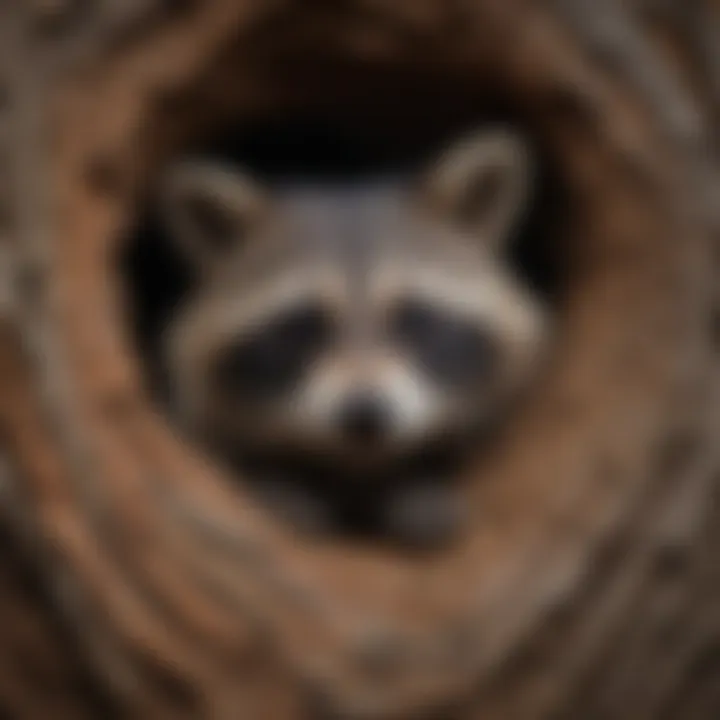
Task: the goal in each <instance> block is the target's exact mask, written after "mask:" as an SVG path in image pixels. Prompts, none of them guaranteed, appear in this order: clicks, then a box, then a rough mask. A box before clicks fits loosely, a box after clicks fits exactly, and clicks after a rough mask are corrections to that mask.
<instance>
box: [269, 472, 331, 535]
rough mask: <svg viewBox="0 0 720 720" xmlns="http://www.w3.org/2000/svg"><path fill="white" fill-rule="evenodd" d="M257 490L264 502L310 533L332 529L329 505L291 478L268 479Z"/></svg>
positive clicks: (294, 526)
mask: <svg viewBox="0 0 720 720" xmlns="http://www.w3.org/2000/svg"><path fill="white" fill-rule="evenodd" d="M256 491H257V495H258V497H259V500H260V502H261V503H262V504H263V505H265V507H266V508H267V509H268V510H269V511H270V512H272V513H273V514H275V515H276V516H277V517H278V518H279V519H280V520H281V521H282V522H285V523H286V524H288V525H290V526H291V527H292V528H293V529H295V530H298V531H300V532H302V533H308V534H321V533H325V532H328V531H329V530H330V529H331V526H332V518H331V514H330V511H329V508H328V507H327V506H326V505H325V504H324V503H323V502H322V501H321V500H319V499H317V498H315V497H313V496H312V495H311V494H310V493H309V492H307V491H306V490H304V489H303V488H301V487H298V486H296V485H294V484H293V483H292V482H291V481H289V480H288V481H284V480H268V481H264V482H263V483H261V484H260V485H259V487H258V488H257V490H256Z"/></svg>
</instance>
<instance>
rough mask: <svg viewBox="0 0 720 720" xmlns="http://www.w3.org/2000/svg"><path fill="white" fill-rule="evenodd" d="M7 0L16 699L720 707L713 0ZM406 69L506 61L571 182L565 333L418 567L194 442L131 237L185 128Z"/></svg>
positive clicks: (22, 707)
mask: <svg viewBox="0 0 720 720" xmlns="http://www.w3.org/2000/svg"><path fill="white" fill-rule="evenodd" d="M0 13H1V14H0V34H2V37H0V41H1V42H0V46H1V48H2V49H1V50H0V52H2V56H0V65H1V66H2V67H1V72H0V198H1V199H2V203H1V204H0V210H1V212H0V223H1V224H0V268H1V269H2V273H1V274H0V287H1V288H2V294H0V333H1V334H0V338H1V339H0V427H1V428H2V435H1V436H0V437H1V438H2V443H3V453H4V456H5V457H4V462H3V464H2V466H0V509H1V510H2V513H1V514H0V542H1V545H0V547H1V548H2V552H1V553H0V612H2V615H1V617H2V618H3V622H2V623H0V712H1V713H2V714H5V715H7V716H9V717H13V718H31V719H33V718H46V717H68V718H82V717H85V716H87V717H106V716H107V717H112V716H113V715H117V716H118V717H125V716H127V717H132V718H145V717H148V718H150V717H152V718H164V717H168V718H170V717H172V718H183V717H187V718H198V717H213V718H222V719H224V718H278V719H284V718H301V717H314V716H318V717H321V716H322V715H321V713H326V716H327V715H330V716H331V717H335V716H338V717H350V718H388V719H391V718H422V717H425V714H431V713H435V714H434V715H432V716H433V717H442V718H455V717H457V718H474V717H477V718H483V720H487V719H488V718H498V719H503V720H505V719H507V718H519V719H521V720H536V719H539V718H568V720H580V719H582V720H591V719H592V718H598V719H599V718H612V719H613V720H614V719H616V718H617V719H618V720H623V719H625V718H627V719H628V720H641V719H642V718H648V719H650V718H652V719H655V718H658V719H660V718H662V719H663V720H671V719H677V720H693V719H694V718H697V719H698V720H711V719H712V718H716V717H720V565H719V564H718V561H717V558H718V553H719V552H720V502H719V501H720V494H719V491H720V485H719V477H720V475H719V474H718V472H719V471H720V457H719V454H720V447H719V446H718V442H717V434H718V432H719V431H720V422H719V420H720V418H718V412H720V402H718V401H719V400H720V396H719V392H720V386H719V384H718V370H717V353H718V334H717V332H718V331H717V323H718V314H717V313H718V307H717V300H718V293H717V269H718V267H717V258H718V241H719V240H720V202H719V201H718V198H719V197H720V195H719V194H718V184H719V176H718V164H717V151H716V140H717V137H716V133H717V130H716V127H717V125H716V122H715V120H716V118H717V111H718V106H719V105H720V66H719V65H718V63H719V62H720V60H719V58H718V54H717V52H716V47H720V32H716V30H715V24H716V23H715V21H716V15H714V14H713V13H717V6H716V5H715V4H711V3H710V2H709V1H708V2H707V3H701V2H699V0H694V1H693V2H689V1H687V2H686V1H685V0H675V1H674V2H673V1H672V0H665V2H659V1H658V2H650V1H649V0H648V1H646V2H640V0H635V1H634V2H630V1H629V0H626V1H625V2H622V1H621V0H607V1H606V2H603V3H599V2H595V1H594V0H548V1H547V2H540V1H539V0H538V1H537V2H532V1H531V0H525V1H523V0H505V1H504V2H502V3H498V2H495V1H494V0H474V1H473V2H470V1H464V2H463V1H461V0H453V1H452V2H450V1H449V0H344V1H343V2H336V3H327V2H320V0H313V2H299V1H293V0H254V1H252V0H245V1H244V2H239V1H237V0H212V1H207V2H195V3H192V2H183V3H165V2H161V1H160V0H134V1H133V2H125V1H121V0H115V2H113V1H112V0H96V1H95V2H92V3H84V2H73V1H72V0H64V1H63V0H55V1H52V0H51V1H47V0H46V1H45V2H42V0H36V1H35V2H28V3H24V4H21V3H10V2H6V3H2V4H0ZM400 71H402V73H405V76H406V77H414V78H415V79H416V81H417V82H419V83H422V81H423V78H425V77H426V76H429V74H430V73H432V74H433V75H434V76H438V75H439V76H440V77H443V78H447V81H448V82H453V83H459V84H461V85H464V86H467V87H472V88H476V89H477V90H476V91H481V90H482V89H483V88H485V87H488V88H489V87H491V86H492V87H493V88H495V87H500V88H502V90H503V92H504V93H505V94H507V95H508V96H509V97H510V98H511V99H512V101H513V103H514V104H515V105H516V106H517V107H518V108H519V111H520V112H521V113H522V115H523V117H524V118H525V119H526V120H527V123H528V124H529V125H530V126H532V128H533V130H534V131H535V132H536V133H537V134H538V136H539V137H540V138H542V141H543V142H544V143H546V144H547V146H548V147H549V149H550V152H551V154H552V156H553V158H554V160H555V162H556V163H557V165H558V167H559V168H560V170H561V172H562V174H563V176H564V179H565V181H566V183H567V185H568V186H569V187H570V189H571V191H572V206H571V212H569V213H568V218H567V234H568V241H569V250H568V253H569V255H570V256H571V257H570V268H571V275H570V277H569V279H568V289H567V299H566V302H565V306H566V307H565V308H564V316H563V335H562V342H561V345H560V348H559V357H558V360H557V362H556V363H555V366H554V369H553V370H552V372H551V374H550V376H549V377H548V378H547V379H546V381H545V382H544V384H543V386H542V387H540V388H538V389H537V392H536V393H535V395H534V397H533V399H532V402H530V403H529V404H528V406H527V408H525V410H524V411H523V413H522V414H521V415H520V416H519V417H517V418H516V419H515V420H514V422H513V425H512V427H511V428H510V429H509V431H508V433H507V436H506V437H505V438H503V441H502V442H501V443H499V445H498V447H497V448H495V449H494V452H493V454H492V456H491V457H489V458H487V457H485V458H483V459H482V462H479V463H478V467H477V469H476V471H475V472H474V473H473V477H472V478H471V480H472V488H473V489H472V492H471V493H470V497H469V498H468V501H469V502H470V503H471V504H472V508H473V514H474V515H473V516H474V518H475V522H474V529H473V532H472V533H471V534H470V536H469V537H468V538H467V540H465V541H464V542H463V543H462V545H461V546H460V547H456V548H453V549H452V550H450V551H448V552H446V553H444V554H442V555H441V556H434V557H432V558H425V559H417V558H407V557H404V556H402V555H399V554H391V553H389V552H383V551H379V550H377V549H376V550H370V549H365V550H363V549H361V548H357V547H354V548H349V547H344V546H340V545H337V546H332V547H328V546H322V545H317V544H315V545H313V544H311V543H309V542H302V543H301V542H298V540H297V539H296V538H294V537H292V536H291V535H289V534H288V533H287V532H286V531H285V530H284V529H283V528H281V527H278V526H276V525H275V524H274V523H273V522H272V521H271V520H270V519H269V518H267V517H265V516H264V515H262V514H260V513H259V512H257V511H256V510H255V509H254V507H253V505H252V504H251V503H250V502H249V501H248V500H247V499H246V498H244V497H243V495H242V492H241V491H240V490H238V488H237V487H236V486H235V485H234V484H233V483H232V482H230V481H229V480H228V479H227V478H224V477H223V476H222V474H221V473H220V472H219V470H217V469H216V468H214V467H213V466H212V463H211V462H210V461H209V460H208V459H207V458H202V457H200V456H198V454H197V453H196V452H194V451H193V449H192V448H191V447H189V446H188V444H187V443H185V442H183V441H182V440H181V439H180V438H177V437H175V436H174V435H173V434H172V433H171V432H170V430H169V429H168V427H167V425H166V424H165V423H164V422H163V419H162V417H160V416H159V415H158V413H157V411H156V410H155V409H154V408H153V407H152V404H151V403H150V402H149V400H148V397H147V393H146V391H145V388H144V386H143V379H142V369H141V367H140V362H139V359H138V357H137V355H136V353H135V352H134V350H133V346H132V343H131V342H130V339H129V333H128V331H127V325H126V322H125V319H124V305H123V298H122V296H121V294H120V292H119V288H118V283H117V277H116V272H117V270H116V265H115V263H114V257H115V253H116V251H117V250H118V245H119V243H120V242H121V238H122V233H121V232H120V231H121V229H122V228H123V227H124V226H125V225H126V223H127V222H128V220H129V219H130V217H131V214H132V212H133V208H134V203H135V201H136V199H137V198H138V197H139V196H140V195H141V194H142V193H143V192H144V191H145V190H146V189H147V188H149V187H150V186H151V184H152V180H153V177H154V175H155V173H156V172H157V171H158V169H159V168H160V167H161V165H162V162H163V161H164V160H165V159H166V158H167V157H169V156H170V155H171V154H172V153H173V152H175V151H177V150H178V149H179V148H181V147H182V146H183V144H184V143H185V142H186V141H187V140H188V139H189V138H191V137H193V136H195V135H196V134H198V133H199V132H201V131H202V130H203V129H205V128H207V127H209V126H212V124H214V123H218V122H219V121H220V120H222V119H223V118H228V117H231V116H237V115H241V116H243V117H252V116H254V115H257V114H271V115H272V114H275V115H281V114H283V113H285V112H288V111H289V110H290V109H292V108H296V107H315V108H319V109H321V110H324V111H326V112H328V113H332V112H339V110H338V108H339V107H340V105H341V104H343V103H347V104H348V107H351V108H352V107H353V105H352V102H353V99H354V100H355V102H356V104H357V103H359V105H357V107H359V108H361V109H362V112H361V113H360V117H365V115H363V114H362V113H364V112H367V105H368V99H369V98H372V97H373V92H374V91H375V90H376V89H377V87H378V85H377V83H378V82H380V84H381V85H382V81H381V80H380V81H379V80H378V78H387V77H390V76H392V75H393V73H396V72H400ZM371 76H372V78H373V81H372V82H370V80H369V78H370V77H371ZM348 78H353V82H348ZM391 87H392V86H387V87H385V91H386V92H387V91H388V88H391ZM363 92H365V95H363ZM358 98H359V99H358ZM341 99H342V103H341Z"/></svg>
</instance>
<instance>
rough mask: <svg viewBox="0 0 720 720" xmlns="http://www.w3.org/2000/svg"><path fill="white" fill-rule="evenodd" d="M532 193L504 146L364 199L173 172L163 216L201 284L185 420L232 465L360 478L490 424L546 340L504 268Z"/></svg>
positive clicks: (172, 355) (170, 362)
mask: <svg viewBox="0 0 720 720" xmlns="http://www.w3.org/2000/svg"><path fill="white" fill-rule="evenodd" d="M529 177H530V171H529V163H528V157H527V153H526V151H525V148H524V145H523V144H522V143H521V142H520V140H519V139H518V138H516V137H514V136H511V135H508V134H506V133H504V132H496V133H483V134H482V135H478V136H475V137H472V138H469V139H467V140H466V141H464V142H462V143H460V144H458V145H457V146H456V147H454V148H452V149H451V150H450V151H449V152H448V153H447V154H446V155H444V156H443V157H441V158H440V159H439V161H438V162H437V163H436V165H435V166H434V167H432V168H430V170H429V171H428V172H427V173H426V174H425V175H424V176H423V177H422V178H419V179H418V178H414V179H411V180H410V181H407V180H404V179H402V180H393V181H390V182H377V183H375V184H373V185H371V186H368V185H364V186H360V187H358V186H351V187H317V186H312V185H309V184H295V185H292V186H279V187H277V188H274V189H273V191H272V193H268V192H267V191H264V190H261V189H260V188H259V186H258V185H257V183H254V182H253V181H252V180H250V179H249V176H247V175H246V174H240V173H238V171H236V170H231V169H229V168H221V167H219V166H217V165H205V164H202V163H197V164H187V163H186V164H184V165H182V166H180V167H179V168H176V169H175V170H174V171H173V172H172V173H171V174H170V176H169V178H168V182H167V184H166V186H165V187H164V195H163V209H164V217H165V219H166V222H167V225H168V228H169V230H170V232H171V234H172V236H173V237H174V238H175V240H176V241H177V243H178V244H179V246H180V247H182V248H183V249H184V250H185V251H186V252H188V253H191V254H192V257H193V259H194V261H195V263H196V265H197V267H198V268H199V269H200V272H201V279H200V283H199V289H198V291H197V292H196V293H195V294H194V295H193V296H192V297H191V298H189V299H188V300H187V301H186V303H185V305H184V306H183V307H182V308H180V309H179V310H178V312H177V313H176V316H175V317H174V319H173V322H172V324H171V326H170V327H169V330H168V334H167V337H166V341H165V351H166V360H167V367H168V369H169V372H170V376H171V382H172V386H173V399H174V401H175V403H176V407H177V410H178V414H179V416H180V418H181V419H182V420H183V421H184V423H185V424H186V425H188V426H189V427H190V428H191V430H192V431H193V432H195V433H197V434H199V435H201V436H203V437H205V438H207V439H208V440H209V441H211V442H214V443H218V444H219V445H220V446H221V447H223V448H226V449H228V448H229V449H231V450H232V451H243V450H257V449H270V450H271V449H277V450H291V451H299V452H303V451H308V452H313V453H316V454H318V453H319V454H322V455H324V456H326V457H333V456H335V457H338V458H341V459H342V460H343V462H347V461H348V460H350V459H352V461H353V462H354V463H358V464H360V465H364V464H374V463H381V462H384V461H387V460H388V459H390V458H397V457H399V456H401V455H403V454H405V453H411V452H414V451H416V450H418V449H419V448H421V447H422V446H423V445H424V444H427V443H433V442H435V441H440V440H444V439H451V438H454V437H459V436H461V435H463V434H464V433H466V432H468V431H469V430H471V429H473V428H476V427H477V426H478V425H482V423H483V422H489V421H491V420H492V419H493V418H494V417H495V416H496V415H497V414H498V413H499V412H500V411H501V410H502V409H503V408H504V407H505V406H506V405H507V403H508V401H509V400H510V398H511V397H512V396H513V395H514V394H515V393H516V392H517V391H518V390H519V389H520V388H521V387H522V386H523V385H524V384H525V383H526V382H527V381H528V380H529V379H530V378H531V377H532V374H533V371H534V369H535V368H536V367H537V365H538V361H539V357H540V355H541V351H542V348H543V345H544V341H545V338H546V335H547V329H546V319H545V316H544V312H543V310H542V308H541V305H540V303H539V301H538V300H537V299H536V298H534V297H532V296H531V295H530V294H529V292H528V290H527V289H526V288H525V287H524V286H523V284H522V283H521V282H519V281H518V280H517V279H516V278H515V277H514V276H513V274H512V272H511V270H510V269H509V268H508V266H507V265H506V263H505V262H504V260H503V257H502V250H503V245H504V243H505V241H506V239H507V238H508V237H509V235H510V233H511V231H512V229H513V226H514V223H515V221H516V218H517V217H518V216H519V215H520V212H521V210H522V206H523V204H524V202H525V196H526V193H527V188H528V184H529ZM418 180H419V181H418Z"/></svg>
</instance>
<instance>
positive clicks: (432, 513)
mask: <svg viewBox="0 0 720 720" xmlns="http://www.w3.org/2000/svg"><path fill="white" fill-rule="evenodd" d="M463 518H464V508H463V506H462V502H461V498H460V496H459V494H458V493H457V491H456V490H455V489H454V488H451V487H447V486H446V485H444V484H441V483H437V482H426V483H420V484H416V485H410V486H408V487H404V488H402V489H400V490H398V491H396V492H395V494H394V495H393V496H392V497H391V498H390V500H389V502H388V503H387V506H386V508H385V518H384V520H385V527H386V529H387V531H388V532H389V533H390V534H391V535H392V537H394V538H395V539H397V540H398V541H400V542H402V543H403V544H405V545H410V546H413V547H421V548H429V547H434V546H438V545H442V544H444V543H446V542H448V541H450V540H452V538H453V537H454V536H455V535H456V533H457V532H458V530H459V529H460V527H461V525H462V521H463Z"/></svg>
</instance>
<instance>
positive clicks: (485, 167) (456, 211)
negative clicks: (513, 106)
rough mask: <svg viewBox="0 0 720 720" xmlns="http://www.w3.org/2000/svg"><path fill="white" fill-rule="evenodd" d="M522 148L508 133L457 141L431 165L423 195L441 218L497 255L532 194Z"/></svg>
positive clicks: (527, 161)
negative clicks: (467, 233)
mask: <svg viewBox="0 0 720 720" xmlns="http://www.w3.org/2000/svg"><path fill="white" fill-rule="evenodd" d="M531 176H532V162H531V158H530V152H529V149H528V147H527V145H526V143H525V142H524V141H523V140H522V139H521V138H520V137H519V136H518V135H517V134H514V133H511V132H509V131H506V130H495V131H491V132H487V131H485V132H481V133H478V134H476V135H472V136H470V137H467V138H465V139H464V140H461V141H460V142H459V143H457V144H456V145H454V146H453V147H451V148H450V149H449V150H448V151H447V152H446V153H445V154H444V155H443V156H441V158H440V159H439V161H438V162H437V163H436V164H435V166H434V167H433V168H432V170H431V172H430V174H429V180H428V181H427V186H426V190H427V191H428V192H429V196H430V202H431V205H432V206H433V207H435V208H436V209H437V210H439V212H441V213H443V214H444V215H445V216H446V217H450V218H452V220H453V221H454V222H456V223H459V224H461V225H462V226H463V227H465V228H467V229H470V230H471V231H472V232H474V233H476V234H477V236H478V239H479V240H481V241H482V242H483V244H485V245H486V246H487V247H489V248H490V249H491V250H499V249H500V248H501V247H502V245H503V244H504V243H505V241H506V240H507V238H508V237H509V235H510V233H511V231H512V229H513V226H514V225H515V222H516V221H517V220H518V219H519V217H520V215H521V214H522V211H523V209H524V206H525V204H526V202H527V198H528V195H529V190H530V181H531Z"/></svg>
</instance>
